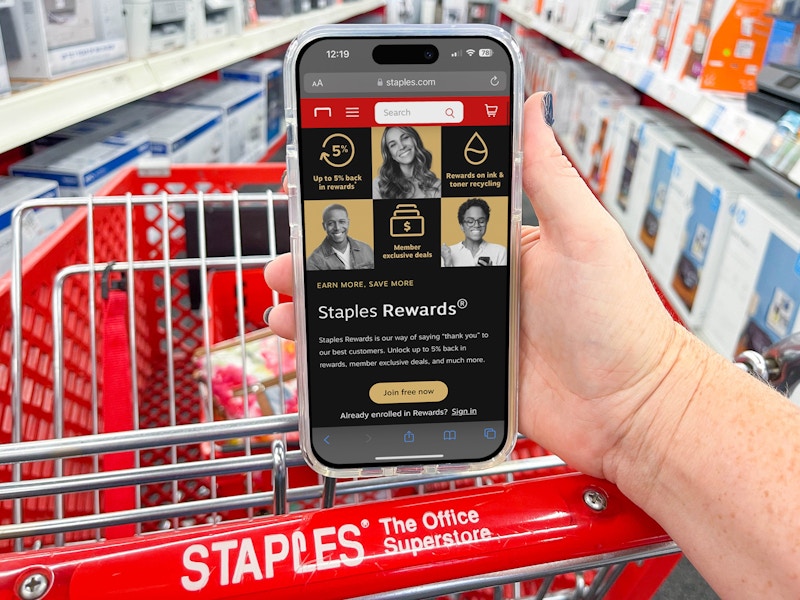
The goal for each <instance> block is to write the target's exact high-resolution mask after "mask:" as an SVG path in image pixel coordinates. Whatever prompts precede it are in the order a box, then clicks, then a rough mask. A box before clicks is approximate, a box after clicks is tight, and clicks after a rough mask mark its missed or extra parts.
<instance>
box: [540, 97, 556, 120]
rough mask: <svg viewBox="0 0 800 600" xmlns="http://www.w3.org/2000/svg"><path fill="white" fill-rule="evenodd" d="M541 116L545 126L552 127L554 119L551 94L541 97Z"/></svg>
mask: <svg viewBox="0 0 800 600" xmlns="http://www.w3.org/2000/svg"><path fill="white" fill-rule="evenodd" d="M542 116H543V117H544V122H545V123H547V126H548V127H552V126H553V122H554V121H555V117H554V116H553V94H552V93H551V92H547V93H546V94H545V95H544V96H542Z"/></svg>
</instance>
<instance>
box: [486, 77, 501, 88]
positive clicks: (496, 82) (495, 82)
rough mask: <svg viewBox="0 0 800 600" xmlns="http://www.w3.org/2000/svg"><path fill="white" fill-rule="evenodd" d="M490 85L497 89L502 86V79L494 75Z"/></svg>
mask: <svg viewBox="0 0 800 600" xmlns="http://www.w3.org/2000/svg"><path fill="white" fill-rule="evenodd" d="M489 85H491V86H492V87H497V86H498V85H500V78H499V77H498V76H497V75H492V77H491V79H489Z"/></svg>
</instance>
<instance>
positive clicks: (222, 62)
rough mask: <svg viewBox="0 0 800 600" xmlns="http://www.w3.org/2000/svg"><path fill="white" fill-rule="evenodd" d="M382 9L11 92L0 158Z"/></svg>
mask: <svg viewBox="0 0 800 600" xmlns="http://www.w3.org/2000/svg"><path fill="white" fill-rule="evenodd" d="M385 4H386V0H353V1H348V2H343V3H341V4H336V5H333V6H329V7H326V8H321V9H317V10H314V11H309V12H307V13H305V14H302V15H296V16H292V17H287V18H276V19H275V20H274V21H267V22H262V23H258V24H255V25H251V26H248V27H247V28H246V29H245V30H244V32H243V33H242V34H241V35H239V36H235V37H229V38H220V39H218V40H212V41H210V42H205V43H203V44H197V45H193V46H189V47H187V48H181V49H179V50H175V51H172V52H168V53H165V54H160V55H154V56H150V57H147V58H146V59H141V60H131V61H127V62H124V63H120V64H117V65H111V66H108V67H103V68H101V69H96V70H92V71H86V72H83V73H77V74H75V75H71V76H68V77H65V78H63V79H57V80H54V81H48V82H43V83H41V84H39V85H35V86H33V87H30V88H28V89H25V90H22V91H18V92H14V93H12V94H11V95H10V96H7V97H4V98H0V121H1V122H2V123H3V127H2V136H1V137H0V153H2V152H7V151H9V150H13V149H14V148H17V147H19V146H22V145H24V144H27V143H28V142H32V141H34V140H36V139H38V138H40V137H42V136H44V135H47V134H48V133H52V132H53V131H57V130H59V129H62V128H63V127H67V126H69V125H72V124H73V123H77V122H79V121H82V120H84V119H88V118H90V117H93V116H95V115H98V114H101V113H103V112H106V111H107V110H110V109H112V108H116V107H118V106H122V105H123V104H127V103H128V102H132V101H134V100H138V99H140V98H143V97H145V96H148V95H150V94H152V93H155V92H159V91H163V90H166V89H169V88H171V87H175V86H176V85H179V84H181V83H185V82H187V81H191V80H192V79H197V78H198V77H201V76H203V75H206V74H208V73H212V72H214V71H216V70H218V69H220V68H222V67H225V66H227V65H229V64H232V63H234V62H237V61H239V60H243V59H245V58H249V57H251V56H255V55H257V54H261V53H263V52H267V51H269V50H271V49H273V48H277V47H279V46H281V45H283V44H286V43H288V42H290V41H291V40H292V39H294V38H295V37H296V36H297V34H299V33H301V32H302V31H305V30H306V29H308V28H309V27H311V26H313V25H319V24H324V23H336V22H340V21H344V20H347V19H350V18H353V17H356V16H358V15H361V14H365V13H368V12H371V11H373V10H375V9H378V8H380V7H382V6H384V5H385Z"/></svg>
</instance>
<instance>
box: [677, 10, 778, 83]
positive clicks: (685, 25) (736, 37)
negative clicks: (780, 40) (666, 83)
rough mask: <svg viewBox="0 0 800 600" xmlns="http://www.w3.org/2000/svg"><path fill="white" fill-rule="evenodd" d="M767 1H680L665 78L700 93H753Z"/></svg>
mask: <svg viewBox="0 0 800 600" xmlns="http://www.w3.org/2000/svg"><path fill="white" fill-rule="evenodd" d="M770 5H771V2H770V1H769V0H684V2H683V4H682V7H681V14H680V16H679V18H678V21H677V23H676V26H675V37H674V40H673V43H672V46H671V48H670V52H669V57H668V62H667V69H666V71H667V74H668V75H670V76H672V77H674V78H675V79H678V80H682V81H694V82H696V83H697V85H698V86H699V87H700V88H701V89H708V90H714V91H719V92H726V93H746V92H751V91H755V89H756V77H757V75H758V71H759V69H760V67H761V64H762V62H763V60H764V55H765V53H766V50H767V43H768V41H769V34H770V30H771V28H772V18H770V17H768V16H766V13H767V12H768V10H769V7H770Z"/></svg>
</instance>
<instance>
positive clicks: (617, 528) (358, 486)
mask: <svg viewBox="0 0 800 600" xmlns="http://www.w3.org/2000/svg"><path fill="white" fill-rule="evenodd" d="M282 173H283V166H282V165H270V164H265V165H247V166H233V165H213V166H211V165H185V166H181V167H173V168H172V169H171V170H169V171H168V172H164V173H148V172H142V171H136V170H130V171H127V172H125V173H124V174H123V175H121V176H120V177H118V178H117V179H116V180H115V181H114V182H113V183H112V184H110V185H109V186H107V188H105V189H104V191H103V192H102V193H101V194H100V195H98V196H95V197H90V198H74V199H67V198H64V199H48V200H42V201H31V202H28V203H26V204H25V205H24V206H22V207H20V209H19V210H18V211H17V212H15V214H14V217H13V229H14V233H15V252H16V254H15V256H16V257H17V258H16V260H15V264H14V269H13V271H12V274H11V276H9V277H6V278H4V279H3V280H0V308H5V309H6V311H5V313H4V314H9V313H10V314H11V315H12V320H11V323H4V324H3V326H2V330H1V331H0V334H2V340H3V342H2V347H0V361H2V362H4V363H7V364H9V365H10V369H9V370H4V368H0V410H2V413H0V417H1V419H0V422H1V423H2V427H1V428H0V436H2V439H0V441H2V442H3V443H2V445H0V546H2V548H1V550H2V552H4V553H3V554H0V599H2V598H20V599H26V600H30V599H38V598H45V597H46V598H48V599H50V598H81V599H84V598H101V597H103V598H105V597H114V598H134V597H135V598H140V597H142V595H143V594H146V595H149V597H151V598H162V597H163V598H166V597H169V598H184V597H186V598H189V597H191V598H198V597H201V598H251V597H252V598H256V597H263V594H264V592H267V591H269V592H271V593H273V595H276V594H277V596H276V597H296V596H298V595H299V594H300V593H301V591H302V593H303V594H304V595H308V596H309V597H314V598H319V599H325V598H331V599H333V598H349V597H367V598H432V597H437V598H438V597H441V598H451V597H452V598H455V597H458V598H522V597H531V598H598V597H609V598H614V597H624V598H647V597H650V596H651V595H652V594H653V592H654V591H655V590H656V589H657V587H658V586H659V585H660V583H661V581H662V580H663V579H664V577H665V576H666V575H667V574H668V573H669V571H670V570H671V569H672V567H673V566H674V564H675V563H676V561H677V559H678V552H679V550H678V548H677V547H676V545H675V544H674V543H673V542H672V541H671V540H670V539H669V537H668V536H667V535H666V534H665V533H664V531H663V530H662V529H661V528H660V527H659V526H658V525H657V524H656V523H654V522H653V521H652V520H651V519H650V518H649V517H647V516H646V515H645V514H644V513H642V511H641V510H640V509H638V508H637V507H635V506H634V505H633V504H632V503H631V502H630V501H629V500H628V499H627V498H625V497H624V496H623V495H622V494H621V493H620V492H619V491H618V490H617V489H616V488H615V487H614V486H613V485H611V484H609V483H608V482H605V481H601V480H597V479H593V478H590V477H587V476H585V475H582V474H579V473H576V472H574V471H572V470H571V469H569V468H568V467H567V466H566V465H564V463H563V462H562V461H561V460H560V459H559V458H558V457H555V456H552V455H550V454H549V453H548V452H546V451H545V450H544V449H542V448H540V447H539V446H537V445H536V444H535V443H533V442H532V441H530V440H526V439H524V438H520V439H519V440H518V443H517V446H516V449H515V451H514V453H513V456H512V458H511V459H510V460H508V461H507V462H506V463H504V464H502V465H500V466H499V467H496V468H493V469H491V470H487V471H484V472H481V473H480V474H478V475H477V476H476V475H474V474H473V475H471V476H469V477H465V476H463V475H437V476H431V475H428V474H425V473H424V472H421V473H419V474H415V475H397V476H392V477H380V478H372V479H355V480H339V481H334V480H331V479H323V478H321V477H320V476H318V475H317V474H316V473H314V472H312V471H311V470H310V469H309V468H308V467H307V466H306V465H305V463H304V462H303V459H302V456H301V455H300V452H299V450H297V448H296V431H297V416H296V414H294V413H291V412H286V411H285V410H284V409H285V403H286V401H287V399H288V398H287V397H286V395H287V394H288V392H287V391H286V390H285V388H284V387H282V386H283V385H284V382H283V375H284V370H283V369H279V371H280V372H279V373H278V377H277V379H276V380H275V382H273V383H275V384H276V385H277V386H278V388H279V394H278V396H279V397H278V399H277V404H276V407H277V410H275V411H274V412H275V414H272V415H267V416H264V415H258V414H250V413H249V412H248V410H249V409H248V408H247V406H248V404H247V402H245V403H244V404H245V409H244V410H245V412H244V415H243V418H236V419H227V420H220V419H219V415H218V414H217V413H215V405H214V398H213V394H210V393H208V390H207V389H206V391H205V393H204V391H203V390H204V388H203V387H202V386H200V385H199V384H198V380H197V377H196V362H193V361H192V357H193V356H194V357H197V356H199V357H200V358H201V359H203V358H205V359H208V358H209V356H210V353H211V349H212V347H213V346H214V344H216V343H218V342H220V341H222V340H226V339H228V338H232V339H233V341H232V342H230V343H232V344H233V345H234V347H236V345H239V347H240V348H241V350H242V353H244V350H245V339H246V337H247V334H248V333H251V332H253V331H255V330H258V329H261V328H263V323H259V322H258V321H259V317H260V315H261V314H262V313H263V310H264V308H265V307H266V306H269V305H271V304H273V303H276V302H279V301H281V300H283V299H282V298H279V297H278V295H277V294H276V293H275V292H273V291H272V290H269V289H268V288H267V287H266V284H265V283H264V282H263V277H262V276H261V269H262V268H263V265H264V264H265V262H266V261H267V260H269V259H270V258H271V257H273V256H275V255H276V254H277V253H279V252H281V251H284V249H281V247H280V244H281V239H280V236H279V235H277V234H278V232H279V230H280V228H281V227H282V226H283V225H282V224H278V221H279V220H280V219H281V218H282V217H281V215H284V216H285V204H286V197H285V196H283V195H281V194H278V193H274V192H273V191H270V190H269V189H267V188H269V187H274V184H279V182H280V178H281V175H282ZM248 190H250V191H248ZM44 207H58V208H60V209H64V210H66V211H71V212H72V214H71V215H70V216H69V217H68V218H67V221H66V222H65V224H64V226H63V227H62V228H61V230H59V232H58V233H57V234H56V235H55V236H53V238H52V240H50V241H48V243H47V244H46V245H45V246H44V247H41V248H38V249H36V250H34V251H33V252H32V253H31V254H29V255H28V256H27V257H26V258H25V260H20V259H19V258H18V257H20V256H21V255H22V250H23V248H22V241H21V240H22V231H23V228H24V227H25V226H26V223H29V221H28V220H29V219H30V216H31V215H34V216H35V211H37V210H39V209H42V208H44ZM214 211H217V212H214ZM190 214H191V215H193V216H192V224H191V225H189V219H188V216H189V215H190ZM212 217H213V219H214V223H219V222H221V220H223V219H227V221H225V222H226V223H229V225H230V228H229V229H230V232H231V236H230V247H229V250H228V251H227V252H226V253H225V252H223V253H222V254H220V253H218V252H216V251H215V252H210V251H209V247H210V245H209V244H210V243H211V242H216V241H218V240H217V239H211V238H212V236H211V235H210V234H211V233H212V232H211V231H210V230H209V228H208V224H209V222H210V221H209V219H210V218H212ZM195 220H196V223H195ZM254 222H256V225H255V226H256V227H257V228H260V231H261V232H262V233H263V232H265V231H266V232H269V235H267V236H266V239H265V240H263V241H264V243H265V244H266V245H265V246H264V247H262V248H257V249H256V250H255V251H253V249H248V248H246V247H245V246H246V244H245V243H244V242H243V240H244V237H243V235H244V233H245V231H244V230H245V229H246V228H247V227H251V226H253V223H254ZM214 236H216V233H215V234H214ZM187 238H192V239H194V242H193V243H189V242H187ZM190 242H191V239H190ZM190 246H192V247H191V248H190ZM190 274H191V275H190ZM215 287H216V288H219V289H223V290H224V291H223V292H222V293H216V292H215ZM218 291H219V290H217V292H218ZM192 295H194V296H195V297H196V298H199V299H200V300H199V302H195V303H194V304H193V300H192V299H191V296H192ZM114 303H116V304H115V306H116V309H113V308H112V304H114ZM115 323H116V325H114V324H115ZM229 341H230V340H229ZM251 384H252V382H251V381H250V378H249V377H248V373H247V367H246V365H245V363H244V361H243V362H242V367H241V389H242V390H245V391H243V392H242V393H243V395H244V396H245V397H249V396H248V394H250V393H255V392H252V391H251ZM215 415H216V416H215Z"/></svg>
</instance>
